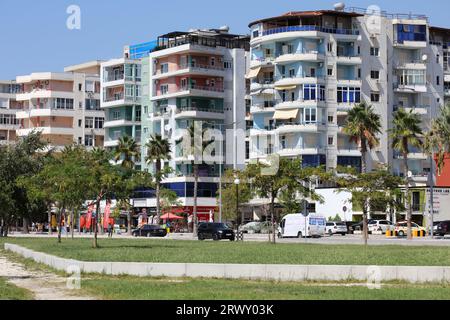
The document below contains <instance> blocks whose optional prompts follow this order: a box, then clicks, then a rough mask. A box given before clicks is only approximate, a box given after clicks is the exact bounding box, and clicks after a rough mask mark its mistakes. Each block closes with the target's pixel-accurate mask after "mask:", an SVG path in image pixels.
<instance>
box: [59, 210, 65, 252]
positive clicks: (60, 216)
mask: <svg viewBox="0 0 450 320" xmlns="http://www.w3.org/2000/svg"><path fill="white" fill-rule="evenodd" d="M63 214H64V206H62V208H61V210H60V212H59V223H58V243H61V230H62V217H63Z"/></svg>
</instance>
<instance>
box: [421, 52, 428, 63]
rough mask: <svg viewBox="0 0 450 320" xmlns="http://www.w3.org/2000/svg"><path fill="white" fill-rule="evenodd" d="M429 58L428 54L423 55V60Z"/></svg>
mask: <svg viewBox="0 0 450 320" xmlns="http://www.w3.org/2000/svg"><path fill="white" fill-rule="evenodd" d="M427 60H428V55H426V54H424V55H423V56H422V61H424V62H425V61H427Z"/></svg>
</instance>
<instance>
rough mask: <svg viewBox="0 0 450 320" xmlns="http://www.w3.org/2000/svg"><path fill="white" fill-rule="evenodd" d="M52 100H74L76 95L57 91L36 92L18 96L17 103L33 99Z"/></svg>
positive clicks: (70, 92)
mask: <svg viewBox="0 0 450 320" xmlns="http://www.w3.org/2000/svg"><path fill="white" fill-rule="evenodd" d="M50 98H65V99H73V98H74V93H73V92H72V91H55V90H45V89H43V90H34V91H31V92H25V93H20V94H17V96H16V100H17V101H29V100H32V99H50Z"/></svg>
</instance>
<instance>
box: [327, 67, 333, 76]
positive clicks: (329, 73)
mask: <svg viewBox="0 0 450 320" xmlns="http://www.w3.org/2000/svg"><path fill="white" fill-rule="evenodd" d="M327 74H328V76H329V77H331V76H332V75H333V68H328V71H327Z"/></svg>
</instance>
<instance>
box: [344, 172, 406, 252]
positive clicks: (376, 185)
mask: <svg viewBox="0 0 450 320" xmlns="http://www.w3.org/2000/svg"><path fill="white" fill-rule="evenodd" d="M336 182H337V184H338V186H339V192H342V191H346V192H349V193H351V195H352V199H351V200H350V201H351V203H352V205H353V206H354V207H362V209H363V221H364V224H365V225H366V226H367V215H368V213H369V212H370V210H371V209H373V207H376V206H377V205H378V204H379V203H385V204H387V205H389V206H390V207H391V208H394V207H395V209H401V206H400V205H399V204H398V201H397V200H398V198H397V195H398V194H397V192H396V191H397V190H398V186H399V184H401V182H402V179H401V178H400V177H396V176H393V175H392V174H391V173H390V172H389V171H388V170H386V169H381V170H376V171H373V172H369V173H358V174H352V173H348V174H342V175H339V176H338V177H337V178H336ZM365 230H367V228H365ZM363 239H364V244H365V245H367V240H368V233H367V232H363Z"/></svg>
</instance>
